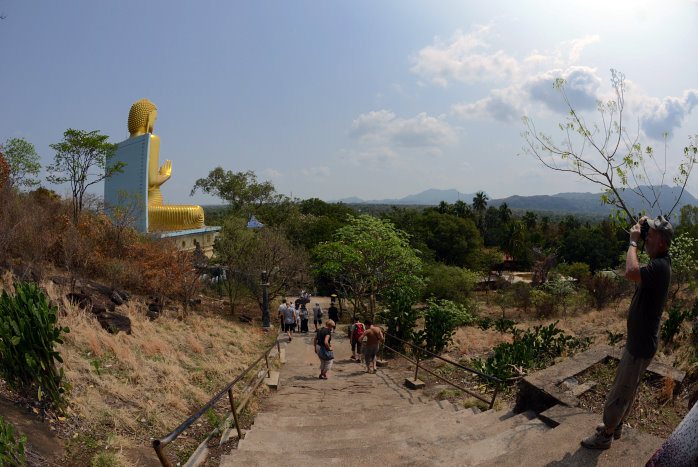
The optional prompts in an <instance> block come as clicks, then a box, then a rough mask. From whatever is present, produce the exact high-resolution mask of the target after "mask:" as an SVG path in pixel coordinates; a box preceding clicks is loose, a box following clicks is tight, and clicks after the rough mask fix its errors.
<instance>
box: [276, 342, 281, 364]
mask: <svg viewBox="0 0 698 467" xmlns="http://www.w3.org/2000/svg"><path fill="white" fill-rule="evenodd" d="M276 354H277V355H278V356H279V363H281V344H280V343H279V338H278V337H277V338H276Z"/></svg>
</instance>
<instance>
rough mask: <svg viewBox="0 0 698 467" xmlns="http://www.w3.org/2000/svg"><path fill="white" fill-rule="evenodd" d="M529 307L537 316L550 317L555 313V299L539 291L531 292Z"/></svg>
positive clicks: (549, 294)
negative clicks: (534, 310) (531, 306)
mask: <svg viewBox="0 0 698 467" xmlns="http://www.w3.org/2000/svg"><path fill="white" fill-rule="evenodd" d="M530 297H531V305H533V306H534V308H535V309H536V311H537V312H538V315H539V316H550V315H552V314H553V313H554V312H555V298H554V297H553V295H552V294H551V293H550V292H547V291H545V290H541V289H532V290H531V294H530Z"/></svg>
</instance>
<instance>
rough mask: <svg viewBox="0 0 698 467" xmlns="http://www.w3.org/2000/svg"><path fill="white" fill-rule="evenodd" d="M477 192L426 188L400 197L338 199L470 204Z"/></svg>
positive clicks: (428, 204)
mask: <svg viewBox="0 0 698 467" xmlns="http://www.w3.org/2000/svg"><path fill="white" fill-rule="evenodd" d="M474 196H475V193H469V194H467V193H460V192H459V191H458V190H455V189H450V190H437V189H435V188H432V189H431V190H426V191H423V192H421V193H417V194H416V195H407V196H405V197H404V198H400V199H373V200H369V201H364V200H362V199H361V198H357V197H356V196H352V197H351V198H343V199H340V200H338V201H341V202H342V203H346V204H416V205H425V206H430V205H436V204H439V203H440V202H441V201H446V202H447V203H455V202H456V201H458V200H459V199H460V200H461V201H464V202H466V203H468V204H470V203H472V201H473V197H474Z"/></svg>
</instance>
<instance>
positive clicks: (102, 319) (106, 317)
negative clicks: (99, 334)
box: [97, 311, 131, 334]
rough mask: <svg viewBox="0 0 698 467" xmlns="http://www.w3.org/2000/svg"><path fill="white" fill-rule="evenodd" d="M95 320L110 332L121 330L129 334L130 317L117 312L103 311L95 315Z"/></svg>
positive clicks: (114, 332) (115, 332)
mask: <svg viewBox="0 0 698 467" xmlns="http://www.w3.org/2000/svg"><path fill="white" fill-rule="evenodd" d="M97 321H99V324H101V325H102V328H104V329H106V330H107V331H109V332H110V333H112V334H117V333H118V332H119V331H123V332H125V333H126V334H131V319H130V318H129V317H128V316H124V315H122V314H119V313H113V312H111V311H105V312H103V313H100V314H98V315H97Z"/></svg>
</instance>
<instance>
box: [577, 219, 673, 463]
mask: <svg viewBox="0 0 698 467" xmlns="http://www.w3.org/2000/svg"><path fill="white" fill-rule="evenodd" d="M673 236H674V228H673V227H672V226H671V224H670V223H669V221H668V220H666V218H664V217H663V216H657V218H656V219H649V218H648V217H647V216H643V217H642V218H641V219H640V221H639V222H638V223H637V224H635V225H633V226H632V228H631V229H630V244H629V245H628V253H627V255H626V260H625V277H627V278H628V279H630V280H631V281H634V282H637V283H638V284H637V286H636V288H635V295H633V299H632V301H631V302H630V308H629V311H628V319H627V336H628V339H627V341H626V343H625V348H624V349H623V354H622V356H621V359H620V362H619V363H618V369H617V370H616V377H615V379H614V381H613V386H611V390H610V392H609V393H608V396H607V397H606V404H605V406H604V412H603V424H602V425H599V426H598V427H597V428H596V430H597V431H596V434H594V435H591V436H589V437H588V438H586V439H584V440H583V441H582V446H584V447H585V448H589V449H608V448H610V447H611V442H612V441H613V440H614V439H618V438H620V437H621V434H622V429H623V420H625V418H626V417H627V416H628V415H629V414H630V410H631V408H632V405H633V402H634V401H635V396H636V395H637V389H638V387H639V386H640V382H641V380H642V375H643V373H644V372H645V370H646V369H647V367H648V366H649V364H650V362H651V361H652V358H653V357H654V354H655V353H656V352H657V345H658V343H659V324H660V321H661V318H662V311H663V310H664V306H665V305H666V300H667V295H668V292H669V281H670V280H671V258H669V245H670V244H671V239H672V237H673ZM640 238H642V239H643V240H644V246H645V251H646V252H647V254H648V255H649V257H650V262H649V263H647V265H646V266H640V262H639V261H638V258H637V242H638V240H640Z"/></svg>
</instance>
